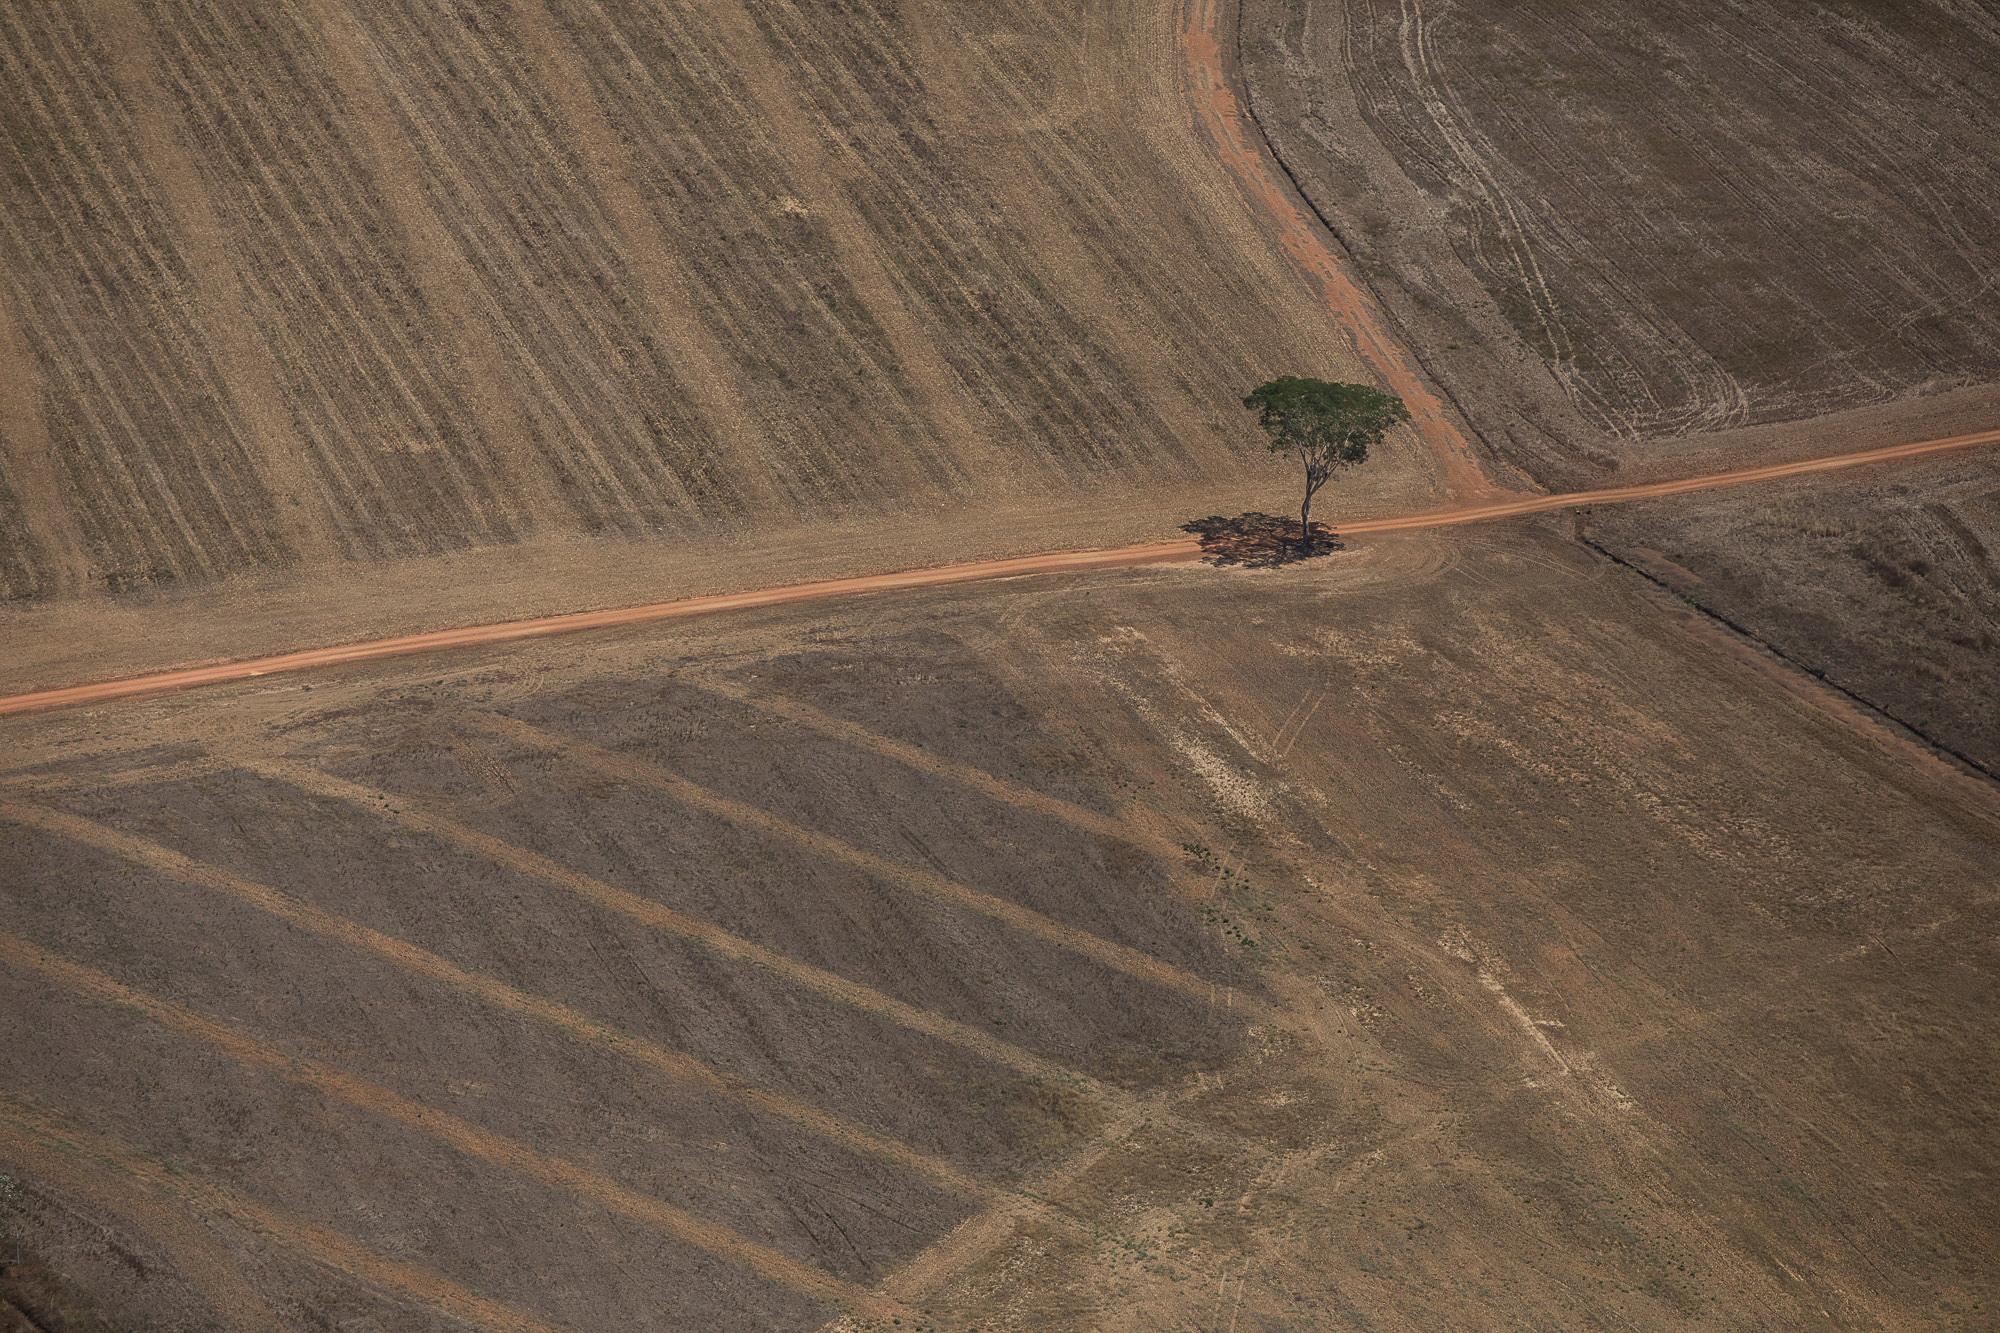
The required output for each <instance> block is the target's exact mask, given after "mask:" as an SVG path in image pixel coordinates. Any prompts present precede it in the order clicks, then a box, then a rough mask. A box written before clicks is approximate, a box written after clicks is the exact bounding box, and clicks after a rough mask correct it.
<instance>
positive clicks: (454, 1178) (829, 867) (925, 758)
mask: <svg viewBox="0 0 2000 1333" xmlns="http://www.w3.org/2000/svg"><path fill="white" fill-rule="evenodd" d="M1566 533H1567V526H1566V524H1565V523H1562V522H1557V521H1554V520H1549V521H1548V526H1546V527H1538V526H1533V525H1531V524H1510V525H1506V526H1501V527H1495V528H1490V529H1486V530H1482V531H1477V532H1470V531H1459V532H1455V533H1449V534H1438V535H1429V536H1422V537H1415V536H1413V537H1404V538H1396V539H1380V540H1372V541H1371V540H1363V539H1355V540H1351V541H1350V542H1349V548H1348V549H1347V550H1344V551H1342V552H1339V553H1336V554H1334V555H1332V556H1328V557H1324V558H1321V559H1319V560H1316V561H1313V562H1310V563H1308V564H1305V565H1299V566H1293V567H1290V568H1287V569H1281V570H1270V571H1246V570H1243V569H1213V568H1209V567H1207V566H1201V565H1191V566H1179V567H1173V568H1168V569H1158V570H1138V571H1123V572H1118V573H1107V574H1101V575H1092V576H1077V577H1068V578H1043V579H1030V580H1023V581H1021V582H1018V583H1013V584H1003V585H997V586H987V587H983V588H979V589H960V590H952V591H935V592H926V593H921V594H912V595H908V596H905V597H901V598H896V599H881V598H871V599H863V600H860V601H857V602H855V603H852V604H847V605H837V606H822V607H818V608H813V609H811V610H810V611H807V610H797V609H795V610H791V611H785V612H778V611H773V612H759V613H749V614H746V615H744V616H742V617H740V618H737V619H732V620H729V621H726V622H725V621H715V622H709V623H707V624H697V623H689V624H684V625H681V626H678V627H675V628H672V629H670V630H669V629H661V628H655V629H652V630H645V631H640V630H635V631H630V632H622V633H616V634H609V635H603V636H598V637H596V638H593V639H590V640H587V641H586V640H580V639H579V640H569V641H566V642H564V643H559V644H558V643H550V644H542V645H536V646H532V647H524V648H520V649H517V650H513V651H507V652H495V653H490V654H483V655H481V654H473V655H467V656H463V657H458V658H453V659H442V660H438V661H435V662H426V663H408V664H399V665H398V664H391V665H384V666H380V667H376V668H369V669H365V670H364V669H356V670H352V671H349V672H346V673H334V674H330V675H324V676H321V677H318V678H317V679H316V680H313V681H311V682H288V683H284V684H277V685H261V686H253V687H248V688H242V689H234V688H232V689H226V690H218V691H216V692H213V693H207V694H202V695H189V696H184V697H178V698H172V697H170V698H166V699H162V700H158V701H153V702H143V703H136V704H131V705H127V706H123V707H119V708H116V709H110V710H105V711H103V712H100V713H75V714H52V715H47V716H41V717H27V718H21V719H16V720H15V723H14V725H12V726H10V728H9V773H8V775H7V782H6V787H5V797H6V800H7V802H8V805H7V810H6V813H7V816H8V818H7V822H6V824H5V832H4V835H0V836H4V837H5V840H6V844H5V859H6V863H7V865H8V866H9V867H10V873H9V874H8V875H7V876H6V877H4V884H3V885H0V891H4V893H5V894H6V904H5V908H4V913H0V915H4V917H5V921H6V925H5V927H4V932H5V939H4V940H0V945H4V947H5V948H6V950H7V953H8V966H7V968H6V969H5V970H4V980H0V986H4V987H5V988H6V990H7V996H6V1000H5V1006H6V1012H8V1013H10V1014H12V1015H17V1016H19V1017H20V1019H21V1020H22V1021H20V1022H18V1023H17V1025H16V1026H15V1028H14V1029H13V1033H12V1035H11V1036H10V1039H9V1040H8V1041H7V1042H6V1043H4V1045H0V1060H4V1061H5V1067H4V1070H0V1086H4V1087H5V1089H6V1090H7V1095H6V1100H5V1101H4V1102H0V1133H4V1135H5V1147H4V1151H0V1160H4V1161H5V1162H6V1163H7V1165H6V1167H5V1171H6V1174H7V1175H8V1177H9V1181H10V1184H9V1188H10V1189H13V1190H15V1191H16V1193H15V1194H10V1195H9V1196H8V1199H9V1208H8V1211H6V1213H5V1215H4V1217H5V1224H6V1227H7V1229H8V1232H9V1237H10V1239H11V1238H15V1237H18V1238H20V1239H21V1240H22V1241H23V1242H24V1244H25V1245H26V1247H27V1251H26V1252H27V1253H28V1254H30V1255H32V1256H35V1257H36V1259H37V1261H38V1262H40V1263H43V1264H45V1265H46V1266H47V1267H48V1268H49V1270H50V1271H53V1272H56V1273H62V1274H68V1275H71V1280H76V1281H78V1282H79V1285H85V1286H86V1287H87V1289H88V1290H89V1291H90V1292H91V1294H92V1297H93V1299H95V1300H96V1301H98V1302H99V1303H100V1304H101V1306H102V1308H103V1309H105V1310H106V1311H107V1312H108V1313H109V1315H110V1316H111V1317H113V1318H123V1319H125V1320H126V1321H127V1323H126V1325H125V1326H132V1327H153V1328H198V1327H203V1326H204V1322H203V1321H205V1320H210V1319H217V1320H220V1321H221V1322H223V1323H224V1324H225V1325H226V1326H232V1327H245V1328H251V1327H255V1328H299V1329H317V1328H357V1329H370V1328H376V1327H379V1328H382V1329H401V1328H411V1329H418V1328H432V1327H444V1326H445V1321H446V1318H447V1313H446V1312H456V1313H457V1314H458V1315H459V1316H460V1317H464V1318H468V1319H469V1320H470V1322H473V1323H476V1324H482V1325H484V1326H488V1327H512V1328H541V1327H547V1326H550V1325H561V1326H565V1327H571V1328H578V1329H582V1328H590V1329H618V1328H627V1327H629V1328H649V1327H658V1326H660V1325H661V1324H662V1323H666V1324H669V1325H672V1326H687V1327H714V1328H758V1329H765V1328H788V1327H789V1328H800V1329H811V1328H816V1327H818V1326H819V1325H820V1324H822V1323H823V1322H825V1321H827V1320H828V1319H832V1318H836V1317H844V1318H846V1319H847V1326H848V1327H853V1328H872V1327H877V1326H883V1327H895V1325H894V1324H893V1323H891V1322H890V1321H891V1320H892V1319H894V1318H901V1319H903V1321H904V1322H903V1325H902V1326H903V1327H906V1328H913V1327H923V1326H926V1325H935V1326H936V1327H939V1328H954V1329H973V1328H980V1329H995V1328H1019V1329H1040V1328H1113V1329H1118V1328H1130V1329H1183V1328H1184V1329H1199V1330H1209V1329H1224V1328H1227V1327H1229V1326H1230V1324H1231V1323H1232V1322H1234V1323H1235V1326H1236V1327H1238V1328H1258V1327H1262V1328H1270V1329H1277V1328H1307V1327H1330V1326H1338V1325H1341V1324H1342V1323H1354V1324H1357V1325H1367V1326H1375V1327H1409V1328H1437V1327H1447V1326H1451V1327H1522V1328H1530V1327H1532V1328H1594V1327H1603V1326H1606V1325H1611V1324H1618V1325H1625V1326H1633V1325H1637V1326H1647V1327H1651V1326H1670V1325H1671V1326H1681V1325H1684V1324H1685V1323H1686V1322H1688V1321H1689V1320H1690V1319H1693V1320H1698V1321H1701V1322H1709V1323H1718V1324H1725V1325H1729V1326H1735V1327H1765V1328H1773V1329H1776V1328H1787V1329H1789V1328H1799V1327H1852V1328H1879V1327H1918V1326H1924V1327H1965V1328H1972V1327H1979V1326H1981V1325H1983V1324H1985V1323H1988V1322H1990V1310H1991V1308H1992V1305H1991V1303H1992V1301H1993V1300H1995V1299H2000V1293H1996V1292H1995V1291H1994V1290H1993V1289H1992V1279H1991V1275H1992V1273H1994V1272H1995V1271H2000V1231H1996V1224H2000V1218H1996V1216H1995V1215H1994V1211H1993V1204H1992V1196H1991V1194H1990V1192H1988V1191H1985V1190H1984V1189H1983V1188H1982V1186H1981V1183H1980V1182H1982V1181H1983V1180H1984V1179H1985V1178H1986V1177H1988V1176H1990V1175H1991V1174H1992V1173H1993V1172H1994V1171H1995V1170H2000V1163H1996V1162H1995V1160H1994V1155H1995V1151H1996V1149H1995V1144H1996V1142H2000V1139H1996V1136H1995V1135H1994V1134H1993V1133H1992V1125H1991V1123H1990V1108H1991V1106H1992V1105H1993V1101H1994V1095H1995V1091H1996V1090H1995V1089H1994V1088H1993V1086H1992V1078H1993V1070H1992V1066H1991V1063H1990V1061H1988V1060H1986V1059H1985V1058H1984V1052H1985V1050H1986V1047H1987V1041H1986V1035H1987V1033H1988V1032H1989V1031H1990V1028H1991V1025H1992V1023H1993V1021H1994V1019H1995V1017H1996V1015H1995V1012H1994V1009H1995V1004H1996V998H1995V996H1996V992H1995V988H1994V984H1993V982H1994V967H1995V962H1996V960H1995V957H1994V949H1995V943H1994V942H1995V940H1996V939H2000V921H1996V919H1995V914H1996V911H2000V904H1996V901H1995V892H1994V886H1995V884H1996V883H2000V803H1997V802H1996V800H1995V797H1994V795H1993V791H1992V789H1991V787H1990V786H1986V787H1981V786H1978V785H1976V784H1975V783H1974V782H1973V780H1972V779H1969V778H1965V777H1963V776H1962V775H1960V774H1957V773H1956V772H1954V771H1952V770H1949V769H1947V768H1945V767H1943V766H1942V765H1939V764H1936V763H1935V762H1934V761H1931V760H1928V759H1926V758H1924V757H1923V756H1922V754H1921V753H1919V752H1918V751H1916V750H1914V749H1912V748H1910V747H1907V746H1905V745H1903V744H1902V743H1901V742H1899V741H1897V740H1896V739H1895V738H1894V737H1892V736H1891V735H1889V734H1888V733H1887V732H1883V731H1879V730H1871V729H1869V728H1868V727H1867V726H1866V725H1860V726H1857V725H1856V723H1855V721H1854V719H1853V718H1852V717H1851V716H1849V715H1847V714H1845V713H1843V711H1842V709H1843V705H1842V704H1841V702H1840V700H1839V699H1838V697H1837V696H1834V695H1832V694H1830V693H1829V692H1827V691H1825V690H1824V688H1823V687H1821V686H1819V685H1817V684H1816V683H1814V682H1813V681H1811V679H1810V678H1809V677H1804V676H1802V675H1799V674H1797V673H1792V674H1791V675H1789V676H1788V675H1785V674H1784V672H1783V669H1782V668H1779V667H1775V666H1773V665H1772V664H1771V663H1769V662H1767V661H1764V660H1762V659H1759V658H1757V657H1756V656H1755V655H1754V654H1750V653H1747V652H1740V651H1737V650H1735V649H1732V648H1731V647H1730V645H1728V644H1726V643H1722V642H1720V641H1714V640H1711V639H1709V638H1706V637H1704V636H1705V635H1708V634H1709V633H1710V631H1708V630H1706V629H1705V628H1704V625H1705V624H1706V622H1705V621H1704V620H1703V619H1702V618H1701V617H1700V616H1699V615H1697V614H1696V613H1695V612H1693V611H1691V610H1689V609H1687V608H1686V607H1685V606H1684V605H1682V604H1681V603H1679V602H1677V601H1675V600H1674V599H1672V598H1671V597H1668V596H1666V595H1664V594H1661V593H1659V592H1658V591H1657V590H1654V589H1653V588H1651V587H1650V585H1648V584H1646V583H1645V582H1644V581H1643V580H1641V579H1639V578H1638V577H1637V576H1636V575H1634V574H1632V573H1631V572H1630V571H1627V570H1623V569H1620V568H1619V567H1617V566H1615V565H1613V564H1611V563H1610V562H1609V561H1607V560H1605V559H1603V558H1602V557H1600V556H1598V555H1596V554H1594V553H1593V552H1591V551H1589V550H1588V549H1587V548H1585V547H1582V546H1580V545H1578V544H1576V543H1574V542H1572V541H1569V540H1568V539H1567V536H1566ZM586 649H587V651H586ZM1774 673H1775V674H1774ZM307 683H309V684H311V685H312V688H311V689H310V690H306V689H304V688H303V685H304V684H307ZM696 1062H699V1063H696ZM662 1205H665V1206H666V1207H665V1208H663V1207H662ZM671 1209H679V1210H682V1211H679V1212H674V1211H670V1210H671ZM888 1300H894V1301H899V1302H902V1303H904V1304H903V1305H902V1306H900V1307H898V1306H892V1305H887V1304H883V1303H882V1302H885V1301H888ZM843 1302H845V1303H846V1304H847V1305H848V1306H850V1307H851V1310H852V1312H851V1314H849V1315H847V1316H841V1315H840V1311H841V1309H842V1306H843ZM218 1312H226V1313H223V1314H218ZM468 1312H469V1313H468Z"/></svg>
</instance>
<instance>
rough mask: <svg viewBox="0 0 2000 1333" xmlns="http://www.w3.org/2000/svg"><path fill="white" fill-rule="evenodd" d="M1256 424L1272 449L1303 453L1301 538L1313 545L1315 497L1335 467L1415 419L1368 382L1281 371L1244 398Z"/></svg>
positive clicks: (1361, 459)
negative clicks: (1399, 424)
mask: <svg viewBox="0 0 2000 1333" xmlns="http://www.w3.org/2000/svg"><path fill="white" fill-rule="evenodd" d="M1243 406H1245V407H1248V408H1254V409H1255V410H1256V412H1257V424H1258V425H1259V426H1262V427H1263V428H1264V433H1265V434H1266V435H1268V436H1270V437H1271V446H1270V447H1271V452H1272V453H1291V454H1296V455H1297V456H1298V460H1299V463H1300V464H1301V465H1302V466H1303V467H1304V468H1305V473H1306V498H1305V503H1303V504H1302V505H1300V506H1299V541H1300V543H1301V545H1303V546H1304V547H1305V549H1307V550H1311V549H1312V502H1313V496H1314V495H1315V494H1316V493H1318V491H1319V488H1320V487H1322V486H1324V485H1326V483H1327V480H1328V479H1329V478H1331V477H1332V476H1333V474H1334V473H1335V472H1337V471H1338V470H1340V469H1341V468H1345V467H1353V466H1354V465H1355V464H1357V463H1365V462H1367V461H1368V450H1369V449H1370V448H1371V447H1372V446H1374V445H1378V444H1380V443H1381V442H1382V433H1383V432H1384V431H1386V430H1388V429H1389V427H1391V426H1393V425H1395V424H1396V423H1397V422H1400V421H1408V420H1409V419H1410V412H1409V409H1408V408H1406V407H1404V406H1403V400H1402V399H1400V398H1398V397H1396V395H1394V394H1392V393H1384V392H1382V391H1381V390H1380V389H1376V388H1372V387H1370V386H1369V385H1366V384H1334V383H1329V382H1328V381H1326V380H1315V379H1306V378H1304V377H1303V376H1299V375H1281V376H1279V377H1278V378H1277V379H1274V380H1271V381H1270V382H1268V383H1266V384H1261V385H1259V386H1258V387H1257V388H1256V389H1255V390H1254V391H1252V392H1251V393H1250V394H1249V395H1248V396H1247V397H1245V398H1244V399H1243Z"/></svg>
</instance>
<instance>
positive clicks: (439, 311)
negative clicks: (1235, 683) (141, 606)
mask: <svg viewBox="0 0 2000 1333" xmlns="http://www.w3.org/2000/svg"><path fill="white" fill-rule="evenodd" d="M1178 31H1179V14H1178V13H1177V12H1176V10H1175V7H1174V6H1170V5H1161V4H1156V3H1141V2H1140V0H1121V3H1117V4H1112V5H1108V6H1100V7H1097V8H1096V9H1094V10H1093V11H1091V12H1090V13H1089V14H1087V15H1079V14H1073V13H1070V12H1068V11H1066V10H1064V9H1061V8H1059V7H1054V6H1045V5H1043V4H1040V3H1035V2H1033V0H1022V2H1021V3H1009V4H1002V5H962V4H952V3H932V2H930V0H925V2H923V3H914V4H906V5H896V4H888V3H883V4H852V5H847V4H843V5H826V4H818V3H791V2H788V0H724V2H723V3H719V4H683V3H677V2H675V0H510V2H508V3H494V4H479V5H461V6H439V5H433V4H419V3H403V2H402V0H353V2H351V3H349V2H347V0H293V2H288V3H277V4H273V3H267V2H266V0H254V2H252V0H200V2H199V3H190V4H176V5H154V4H148V3H141V2H140V0H53V2H52V3H49V4H35V5H9V6H7V7H6V9H5V11H4V13H0V79H4V81H5V82H6V84H7V86H8V87H9V88H10V89H12V90H13V91H12V93H11V94H10V95H9V97H8V98H7V99H6V100H5V105H4V107H0V188H4V190H5V196H6V201H7V208H6V209H5V211H4V215H0V274H4V283H0V363H4V365H5V367H6V372H7V373H6V374H5V376H4V377H0V518H4V522H0V590H4V595H5V596H6V597H8V598H13V599H47V598H68V597H75V596H96V597H100V598H101V597H102V595H104V594H106V593H119V592H138V593H155V594H157V593H159V592H161V591H162V590H174V589H180V588H184V587H186V586H188V585H190V584H192V585H197V586H209V585H213V584H215V583H216V581H218V580H227V579H229V578H230V577H231V576H239V577H241V576H250V575H254V574H256V573H257V572H259V571H269V570H280V571H290V572H295V573H300V574H310V573H312V572H314V571H318V570H323V569H327V568H372V567H376V566H379V565H381V564H382V563H384V562H395V561H399V560H410V559H417V558H422V557H426V556H436V555H439V554H443V553H449V552H453V551H466V550H479V549H488V550H490V549H504V548H508V547H511V546H516V545H520V544H522V543H533V544H536V546H537V549H544V548H546V547H547V546H549V545H550V544H557V545H560V544H561V543H563V542H565V541H574V540H579V539H584V538H593V537H594V538H597V539H600V540H601V541H604V542H608V543H609V544H610V545H611V546H612V547H613V548H619V547H624V546H630V545H632V544H634V543H638V544H644V543H645V542H647V541H648V540H650V541H653V542H669V543H672V544H674V545H676V546H687V545H698V544H702V543H705V542H710V541H721V540H728V539H730V538H731V537H733V536H736V535H740V534H742V533H744V532H746V531H772V530H782V529H783V528H784V527H786V526H788V525H791V524H794V523H797V522H799V521H800V520H802V519H808V518H809V519H813V520H816V521H823V520H827V519H841V518H854V519H865V518H870V517H872V518H874V519H877V520H881V521H884V522H888V523H890V524H892V525H894V524H908V523H911V522H915V521H919V520H921V519H923V518H925V517H929V516H932V515H934V514H935V513H936V511H937V510H938V509H939V508H940V507H941V506H944V505H946V504H949V505H951V506H953V507H955V508H958V509H964V508H966V507H967V506H969V505H975V504H978V503H981V502H987V503H996V504H1012V505H1013V506H1014V508H1015V509H1016V510H1017V511H1019V512H1022V513H1024V514H1030V515H1031V514H1032V513H1033V512H1034V510H1035V509H1036V507H1038V506H1039V505H1042V504H1045V503H1049V502H1052V501H1066V500H1072V499H1074V498H1075V497H1076V496H1077V495H1079V494H1087V493H1089V492H1091V491H1092V490H1093V489H1099V490H1102V489H1105V488H1107V487H1115V486H1126V487H1129V486H1130V485H1131V484H1133V483H1135V482H1143V483H1150V484H1155V485H1168V486H1187V485H1199V484H1211V483H1227V482H1231V481H1235V480H1240V479H1241V478H1242V477H1243V476H1245V475H1246V473H1247V474H1248V475H1252V476H1258V475H1263V473H1262V471H1261V467H1262V464H1261V461H1260V459H1259V451H1258V449H1257V441H1256V438H1255V432H1254V430H1253V429H1252V427H1251V426H1250V424H1249V422H1248V419H1247V416H1246V415H1245V414H1244V413H1243V412H1242V410H1241V408H1240V407H1239V406H1238V405H1237V399H1238V398H1240V396H1241V395H1242V394H1243V393H1244V392H1245V391H1246V390H1245V386H1246V385H1253V384H1255V383H1257V382H1259V381H1260V380H1262V379H1264V378H1266V377H1268V376H1269V375H1270V374H1272V373H1275V369H1276V368H1278V367H1294V366H1314V367H1319V368H1321V369H1322V370H1323V371H1324V372H1326V373H1337V372H1341V371H1342V370H1343V369H1344V368H1346V367H1349V366H1351V365H1352V363H1353V356H1352V352H1351V349H1350V347H1349V346H1348V344H1347V343H1346V342H1345V340H1344V339H1343V337H1342V336H1341V334H1340V332H1339V331H1338V330H1337V329H1336V328H1334V327H1332V326H1331V325H1330V324H1329V323H1328V321H1327V320H1326V318H1325V315H1324V310H1323V308H1322V307H1321V306H1319V305H1318V303H1317V302H1316V301H1315V299H1314V298H1313V296H1312V294H1311V293H1309V292H1307V291H1305V290H1304V289H1303V288H1302V287H1301V285H1300V284H1299V282H1298V281H1297V280H1296V277H1295V275H1294V274H1293V270H1292V269H1291V268H1290V265H1289V261H1288V260H1287V259H1286V258H1285V256H1284V254H1283V252H1282V250H1281V249H1280V248H1279V247H1278V245H1277V244H1276V243H1275V241H1274V240H1273V239H1272V238H1271V237H1270V236H1268V235H1267V234H1266V233H1265V232H1263V231H1261V230H1260V229H1259V228H1258V227H1257V226H1256V224H1255V220H1254V219H1253V218H1252V217H1251V216H1250V215H1249V214H1248V213H1247V212H1246V210H1244V209H1243V207H1242V206H1241V202H1240V200H1238V199H1237V198H1236V196H1235V195H1234V194H1233V193H1232V192H1231V190H1232V187H1231V186H1230V185H1229V183H1228V177H1227V175H1226V173H1225V172H1224V170H1223V169H1222V167H1221V166H1220V164H1218V163H1217V162H1216V161H1215V158H1214V155H1213V153H1212V151H1209V150H1208V149H1207V148H1206V147H1205V145H1204V144H1203V143H1202V141H1201V140H1200V139H1199V138H1198V137H1197V135H1196V132H1195V127H1194V126H1193V124H1192V123H1191V121H1190V118H1189V115H1188V109H1187V103H1186V99H1185V97H1184V95H1183V91H1182V88H1181V85H1180V77H1181V75H1180V65H1179V58H1178V56H1177V46H1176V43H1177V40H1178ZM620 558H621V557H620V556H618V555H617V554H615V551H614V553H613V554H609V555H607V556H606V557H605V559H606V561H608V562H612V563H615V562H616V561H618V560H619V559H620Z"/></svg>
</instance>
